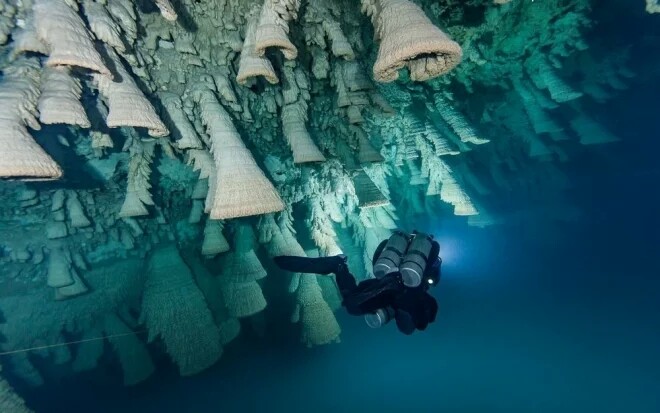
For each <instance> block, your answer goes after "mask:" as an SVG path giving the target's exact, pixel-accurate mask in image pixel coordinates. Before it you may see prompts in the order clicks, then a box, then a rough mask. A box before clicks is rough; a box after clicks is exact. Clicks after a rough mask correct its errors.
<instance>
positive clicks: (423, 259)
mask: <svg viewBox="0 0 660 413" xmlns="http://www.w3.org/2000/svg"><path fill="white" fill-rule="evenodd" d="M434 243H435V244H437V242H436V241H434V240H433V236H432V235H429V234H424V233H421V232H417V231H413V233H412V234H411V235H408V234H406V233H404V232H402V231H395V232H394V234H392V236H390V238H389V239H388V240H387V243H386V244H385V247H384V248H383V250H382V251H381V253H380V255H379V256H378V259H376V261H375V262H374V275H375V276H376V278H383V277H385V276H386V275H388V274H392V273H399V274H400V276H401V281H402V282H403V285H405V286H406V287H409V288H417V287H421V288H424V289H428V287H430V286H432V285H435V284H437V283H438V281H439V277H440V271H439V269H438V270H437V271H436V270H433V271H427V269H428V270H431V268H430V267H429V266H434V265H435V262H429V258H430V256H431V251H432V249H433V244H434ZM436 248H437V247H436ZM434 261H438V263H441V262H442V261H441V260H440V258H439V257H438V259H437V260H434ZM364 318H365V321H366V322H367V325H368V326H369V327H371V328H378V327H381V326H383V325H385V324H387V323H388V322H390V320H392V319H393V318H394V310H393V309H392V308H389V307H388V308H381V309H379V310H377V311H376V312H375V313H372V314H367V315H365V316H364Z"/></svg>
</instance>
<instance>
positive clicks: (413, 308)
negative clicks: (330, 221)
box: [274, 231, 442, 334]
mask: <svg viewBox="0 0 660 413" xmlns="http://www.w3.org/2000/svg"><path fill="white" fill-rule="evenodd" d="M274 261H275V263H276V264H277V266H278V267H280V268H281V269H283V270H287V271H291V272H299V273H313V274H323V275H327V274H331V273H333V274H335V276H336V280H337V286H338V287H339V292H340V293H341V296H342V305H343V306H344V307H345V308H346V310H347V311H348V313H349V314H351V315H363V316H364V317H365V321H366V322H367V324H368V325H369V327H372V328H378V327H380V326H382V325H385V324H387V323H388V322H390V321H391V320H392V319H394V320H395V321H396V325H397V327H398V328H399V330H400V331H401V332H402V333H404V334H412V333H413V332H414V331H415V329H417V330H425V329H426V327H427V326H428V325H429V323H432V322H434V321H435V317H436V314H437V312H438V303H437V302H436V301H435V299H434V298H433V297H432V296H431V295H430V294H429V293H428V290H429V287H431V286H435V285H437V284H438V282H439V281H440V265H441V264H442V259H441V258H440V244H438V242H437V241H435V240H434V239H433V236H431V235H428V234H423V233H418V232H417V231H413V233H412V234H411V235H408V234H406V233H404V232H402V231H395V232H394V234H392V236H391V237H390V238H389V239H387V240H384V241H382V242H381V243H380V244H379V245H378V248H376V252H375V253H374V256H373V259H372V265H373V268H374V275H375V278H372V279H368V280H364V281H362V282H360V283H359V284H358V283H357V282H356V281H355V277H354V276H353V274H351V273H350V271H349V270H348V265H347V257H346V256H345V255H336V256H333V257H321V258H308V257H294V256H278V257H274Z"/></svg>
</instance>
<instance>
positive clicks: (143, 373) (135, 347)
mask: <svg viewBox="0 0 660 413" xmlns="http://www.w3.org/2000/svg"><path fill="white" fill-rule="evenodd" d="M103 331H104V333H105V335H106V336H107V337H108V341H109V342H110V344H111V345H112V348H113V349H114V351H115V353H117V357H118V358H119V362H120V363H121V367H122V369H123V371H124V385H125V386H132V385H135V384H138V383H140V382H142V381H144V380H146V379H148V378H149V377H150V376H151V375H152V374H153V372H154V370H155V367H154V363H153V361H152V360H151V356H150V355H149V352H148V351H147V348H146V347H145V345H144V344H143V343H142V341H140V340H139V339H138V338H137V336H136V335H135V333H134V332H133V331H132V330H131V329H130V328H129V327H128V326H127V325H126V323H124V322H123V321H122V320H121V319H120V318H119V317H117V316H116V315H115V314H109V315H108V316H106V317H105V319H104V320H103Z"/></svg>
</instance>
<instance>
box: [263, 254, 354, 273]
mask: <svg viewBox="0 0 660 413" xmlns="http://www.w3.org/2000/svg"><path fill="white" fill-rule="evenodd" d="M273 261H275V264H277V266H278V267H280V268H281V269H283V270H287V271H291V272H302V273H313V274H330V273H333V272H335V271H337V270H338V269H339V266H340V265H341V264H342V263H344V262H345V260H344V258H343V257H342V256H339V255H338V256H334V257H322V258H309V257H294V256H289V255H280V256H278V257H274V258H273Z"/></svg>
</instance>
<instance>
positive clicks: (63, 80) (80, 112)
mask: <svg viewBox="0 0 660 413" xmlns="http://www.w3.org/2000/svg"><path fill="white" fill-rule="evenodd" d="M81 93H82V88H81V86H80V82H79V81H78V79H76V78H74V77H72V76H71V73H70V70H69V68H68V67H47V68H45V69H44V71H43V73H42V74H41V96H40V97H39V104H38V106H37V108H38V109H39V121H40V122H41V123H45V124H52V123H64V124H67V125H77V126H80V127H81V128H89V127H90V126H91V124H90V123H89V119H87V114H86V113H85V109H83V106H82V104H81V103H80V95H81Z"/></svg>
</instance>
